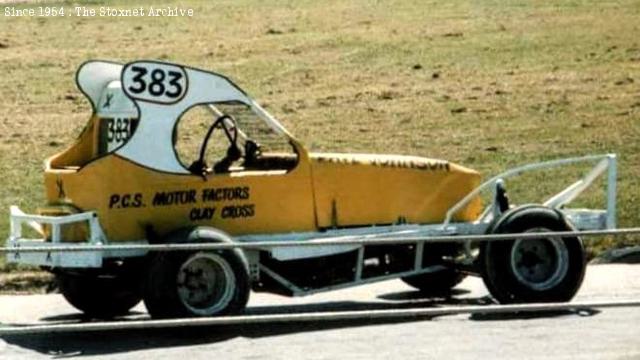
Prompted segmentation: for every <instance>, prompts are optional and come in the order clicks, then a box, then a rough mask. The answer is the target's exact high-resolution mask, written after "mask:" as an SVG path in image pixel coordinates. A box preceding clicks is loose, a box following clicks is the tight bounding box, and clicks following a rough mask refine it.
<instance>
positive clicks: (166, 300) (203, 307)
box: [144, 251, 250, 318]
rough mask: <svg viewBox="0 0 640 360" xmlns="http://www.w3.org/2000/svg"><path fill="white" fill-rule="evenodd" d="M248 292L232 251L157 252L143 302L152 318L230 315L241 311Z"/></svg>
mask: <svg viewBox="0 0 640 360" xmlns="http://www.w3.org/2000/svg"><path fill="white" fill-rule="evenodd" d="M249 291H250V287H249V276H248V274H247V271H246V269H245V266H244V264H243V262H242V259H240V257H239V256H238V255H237V254H236V253H235V252H233V251H209V252H179V253H178V252H172V253H159V254H157V255H155V256H154V257H153V258H152V259H151V265H150V268H149V272H148V276H147V279H146V283H145V289H144V303H145V305H146V307H147V310H148V311H149V314H151V316H152V317H154V318H172V317H192V316H214V315H229V314H235V313H238V312H240V311H242V310H243V309H244V307H245V306H246V304H247V301H248V300H249Z"/></svg>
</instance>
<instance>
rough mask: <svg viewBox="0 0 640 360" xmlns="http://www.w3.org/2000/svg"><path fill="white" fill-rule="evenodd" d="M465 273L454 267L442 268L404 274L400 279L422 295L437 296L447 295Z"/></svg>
mask: <svg viewBox="0 0 640 360" xmlns="http://www.w3.org/2000/svg"><path fill="white" fill-rule="evenodd" d="M464 278H465V275H464V274H462V273H460V272H458V271H456V270H455V269H444V270H439V271H435V272H432V273H425V274H420V275H414V276H406V277H403V278H402V281H403V282H404V283H405V284H407V285H409V286H412V287H414V288H416V289H418V290H420V292H421V293H422V294H423V295H426V296H429V297H437V296H443V295H448V294H450V293H451V289H453V288H454V287H455V286H456V285H458V284H459V283H461V282H462V280H464Z"/></svg>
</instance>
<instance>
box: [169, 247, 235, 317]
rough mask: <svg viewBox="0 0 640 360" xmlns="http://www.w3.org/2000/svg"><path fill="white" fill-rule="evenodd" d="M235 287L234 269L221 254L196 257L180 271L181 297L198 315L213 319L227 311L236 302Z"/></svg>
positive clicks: (185, 304)
mask: <svg viewBox="0 0 640 360" xmlns="http://www.w3.org/2000/svg"><path fill="white" fill-rule="evenodd" d="M235 287H236V277H235V275H234V273H233V269H231V266H230V265H229V263H228V262H227V261H226V260H225V259H224V258H223V257H221V256H220V255H217V254H211V253H197V254H194V255H192V256H191V257H189V258H188V259H187V260H186V261H185V262H184V263H183V264H182V266H180V270H179V271H178V276H177V288H178V297H179V298H180V301H181V302H182V304H183V305H184V306H185V307H186V308H187V309H189V311H191V312H192V313H193V314H196V315H213V314H216V313H219V312H221V311H222V310H224V309H225V308H226V307H227V305H229V303H230V302H231V299H232V298H233V293H234V289H235Z"/></svg>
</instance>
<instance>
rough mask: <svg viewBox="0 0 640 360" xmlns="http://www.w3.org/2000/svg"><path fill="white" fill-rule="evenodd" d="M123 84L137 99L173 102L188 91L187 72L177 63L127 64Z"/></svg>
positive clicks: (163, 102) (130, 94)
mask: <svg viewBox="0 0 640 360" xmlns="http://www.w3.org/2000/svg"><path fill="white" fill-rule="evenodd" d="M122 80H123V86H124V89H125V91H126V92H127V94H128V95H129V96H131V97H132V98H135V99H139V100H144V101H150V102H156V103H161V104H173V103H175V102H178V101H179V100H180V99H182V97H183V96H184V95H185V93H186V92H187V86H188V81H187V74H186V73H185V71H184V70H183V69H182V68H181V67H179V66H175V65H169V64H161V63H154V62H135V63H132V64H129V65H127V67H126V68H125V69H124V73H123V75H122Z"/></svg>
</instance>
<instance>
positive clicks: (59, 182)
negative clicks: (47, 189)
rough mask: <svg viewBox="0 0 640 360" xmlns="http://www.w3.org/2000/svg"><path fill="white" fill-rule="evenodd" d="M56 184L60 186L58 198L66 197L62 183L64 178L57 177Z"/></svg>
mask: <svg viewBox="0 0 640 360" xmlns="http://www.w3.org/2000/svg"><path fill="white" fill-rule="evenodd" d="M56 185H57V186H58V199H64V198H66V197H67V194H66V193H65V192H64V184H63V183H62V179H60V178H58V179H56Z"/></svg>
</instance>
